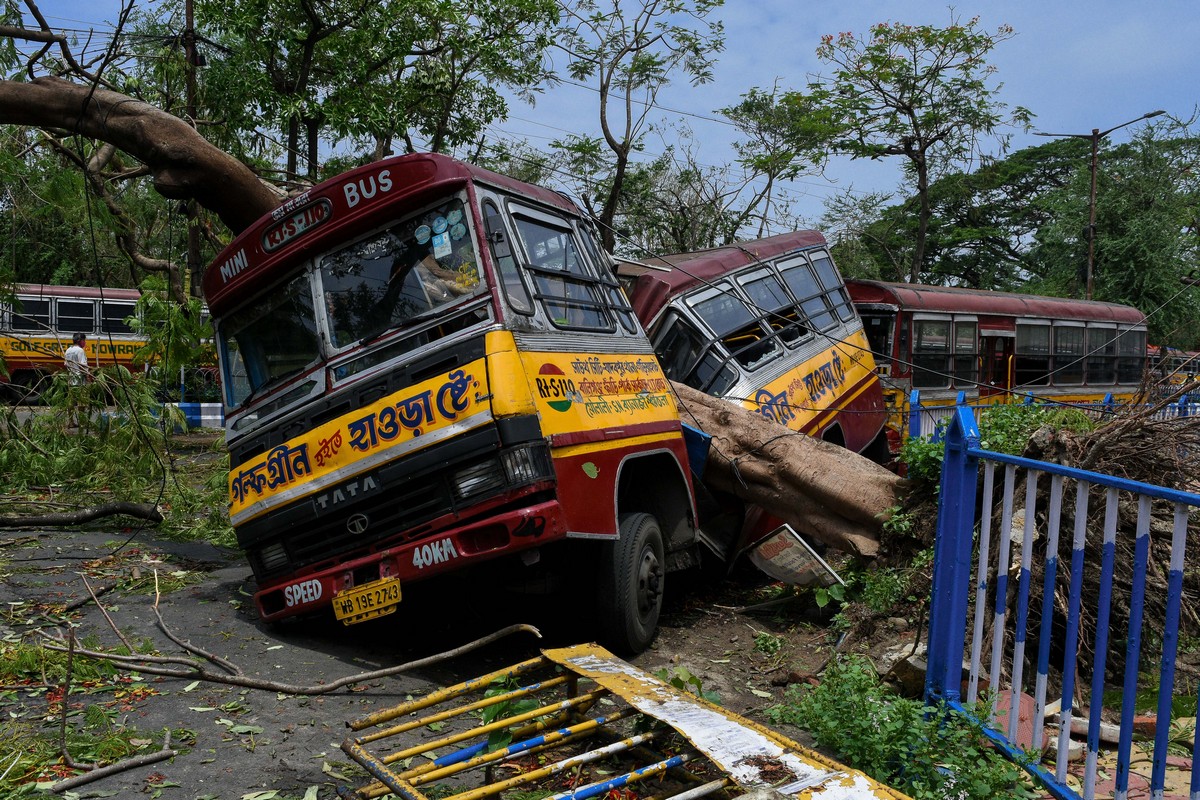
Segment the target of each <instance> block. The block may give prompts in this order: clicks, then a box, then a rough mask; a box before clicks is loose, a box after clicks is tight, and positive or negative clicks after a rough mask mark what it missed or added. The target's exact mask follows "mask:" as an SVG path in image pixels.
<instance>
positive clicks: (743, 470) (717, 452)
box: [672, 383, 907, 558]
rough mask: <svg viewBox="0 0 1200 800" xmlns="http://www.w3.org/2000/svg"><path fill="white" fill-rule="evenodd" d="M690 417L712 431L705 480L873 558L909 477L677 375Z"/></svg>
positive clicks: (831, 542) (802, 529)
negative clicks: (694, 386) (714, 394)
mask: <svg viewBox="0 0 1200 800" xmlns="http://www.w3.org/2000/svg"><path fill="white" fill-rule="evenodd" d="M672 386H673V387H674V389H675V393H676V396H677V397H678V398H679V400H680V401H681V402H682V403H683V405H684V407H685V409H686V413H685V415H684V417H685V419H688V420H689V424H694V425H695V427H698V428H700V429H701V430H702V431H704V432H705V433H707V434H708V435H710V436H712V446H711V448H710V450H709V454H708V463H707V465H706V467H705V471H704V484H705V485H706V486H708V487H709V488H710V489H714V490H716V491H722V492H728V493H730V494H733V495H735V496H737V497H739V498H741V499H742V500H744V501H746V502H748V503H752V504H754V505H757V506H759V507H761V508H762V509H763V510H765V511H766V512H768V513H770V514H772V515H774V516H776V517H778V518H780V519H782V520H783V521H784V522H787V523H789V524H790V525H791V526H792V527H793V528H795V529H796V530H797V531H799V532H801V533H804V534H806V535H808V536H811V537H812V538H813V539H816V540H817V541H819V542H823V543H825V544H826V545H828V546H830V547H834V548H837V549H838V550H844V551H847V552H850V553H854V554H855V555H859V556H864V557H868V558H872V557H874V556H876V555H878V553H879V534H880V530H881V529H882V526H883V523H884V521H885V520H886V519H887V518H888V514H889V509H891V508H893V507H895V506H896V505H898V504H899V494H900V493H901V492H902V491H903V490H904V488H905V487H906V485H907V482H906V481H905V480H904V479H903V478H900V477H899V476H897V475H895V474H894V473H892V472H890V471H888V470H887V469H884V468H883V467H881V466H879V465H878V464H876V463H875V462H873V461H871V460H869V459H867V458H864V457H863V456H860V455H858V454H857V453H854V452H852V451H850V450H847V449H845V448H843V447H838V446H837V445H834V444H830V443H828V442H823V441H821V440H820V439H814V438H813V437H811V436H805V435H804V434H801V433H796V432H795V431H791V430H789V429H788V428H785V427H783V426H782V425H779V424H778V423H775V422H772V421H770V420H768V419H766V418H765V417H763V416H761V415H759V414H755V413H754V412H752V411H749V410H747V409H744V408H742V407H740V406H736V405H734V404H733V403H730V402H729V401H727V400H722V399H720V398H717V397H712V396H711V395H707V394H704V393H703V392H700V391H697V390H696V389H692V388H691V387H689V386H684V385H682V384H679V383H673V384H672Z"/></svg>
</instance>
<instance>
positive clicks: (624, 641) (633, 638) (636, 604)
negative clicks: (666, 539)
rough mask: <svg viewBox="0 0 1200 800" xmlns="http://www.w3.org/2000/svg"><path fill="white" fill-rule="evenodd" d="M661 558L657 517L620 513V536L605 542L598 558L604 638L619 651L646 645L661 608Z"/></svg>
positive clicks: (633, 650)
mask: <svg viewBox="0 0 1200 800" xmlns="http://www.w3.org/2000/svg"><path fill="white" fill-rule="evenodd" d="M665 564H666V562H665V559H664V556H663V536H662V529H661V528H660V527H659V525H658V520H656V519H655V518H654V517H653V516H652V515H650V514H642V513H638V514H628V515H625V516H623V517H621V533H620V538H618V539H617V540H616V541H614V542H609V543H607V544H605V545H604V552H603V554H602V557H601V560H600V585H599V587H598V588H599V592H598V595H599V596H598V600H599V612H600V618H599V625H600V632H601V634H602V639H601V641H602V643H603V644H605V645H607V646H608V647H610V648H612V649H613V650H616V651H618V652H619V653H620V654H622V655H625V654H636V653H640V652H641V651H643V650H645V649H646V648H647V647H649V646H650V642H651V641H652V640H653V639H654V634H655V632H657V630H658V617H659V614H660V613H661V612H662V603H663V585H664V582H665V581H664V579H665V576H666V569H665Z"/></svg>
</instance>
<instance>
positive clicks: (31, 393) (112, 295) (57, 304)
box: [0, 283, 146, 401]
mask: <svg viewBox="0 0 1200 800" xmlns="http://www.w3.org/2000/svg"><path fill="white" fill-rule="evenodd" d="M139 297H141V292H138V291H136V290H133V289H98V288H92V287H87V286H50V285H42V284H28V283H22V284H17V285H16V286H14V287H13V291H12V296H11V299H10V300H8V301H6V302H2V303H0V356H3V359H4V367H5V370H7V375H3V374H0V382H5V383H7V384H8V386H7V388H8V390H9V395H10V397H11V399H16V400H29V401H32V400H36V399H37V398H38V396H39V395H40V394H41V391H42V389H43V388H45V387H46V385H47V380H48V378H49V377H50V376H51V375H53V374H54V373H56V372H59V371H61V370H62V369H63V368H64V362H63V353H64V352H66V349H67V348H68V347H70V346H71V339H72V337H73V336H74V335H75V334H76V333H84V334H87V344H86V346H85V350H86V352H87V357H88V363H89V364H91V365H92V366H93V367H103V366H112V365H118V364H119V365H121V366H123V367H125V368H127V369H131V368H132V367H133V364H134V356H135V354H136V353H137V352H138V350H140V349H141V348H142V347H143V346H144V345H145V342H146V339H145V337H143V336H139V335H137V334H135V333H134V332H133V329H132V328H131V327H130V326H129V323H128V322H126V320H127V319H128V318H129V317H132V316H133V315H134V313H135V310H136V304H137V301H138V298H139Z"/></svg>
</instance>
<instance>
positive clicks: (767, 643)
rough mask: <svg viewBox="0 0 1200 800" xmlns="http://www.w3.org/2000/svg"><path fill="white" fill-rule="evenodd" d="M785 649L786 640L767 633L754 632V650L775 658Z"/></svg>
mask: <svg viewBox="0 0 1200 800" xmlns="http://www.w3.org/2000/svg"><path fill="white" fill-rule="evenodd" d="M783 647H784V640H783V637H781V636H776V635H775V634H773V633H768V632H767V631H755V632H754V649H755V650H757V651H758V652H760V653H762V654H763V655H767V656H774V655H778V654H779V652H780V651H781V650H783Z"/></svg>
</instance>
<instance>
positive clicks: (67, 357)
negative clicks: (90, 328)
mask: <svg viewBox="0 0 1200 800" xmlns="http://www.w3.org/2000/svg"><path fill="white" fill-rule="evenodd" d="M85 344H87V334H84V333H76V334H75V336H74V337H73V338H72V339H71V346H70V347H68V348H67V351H66V352H65V353H63V361H64V362H65V363H66V366H67V376H68V378H69V379H70V386H69V387H68V388H67V425H68V427H74V426H76V425H78V424H79V423H80V421H81V419H82V414H81V413H80V411H79V409H80V406H82V405H83V398H82V396H81V395H82V393H83V386H84V384H86V383H88V382H89V381H91V379H92V369H91V367H90V366H89V365H88V357H87V351H86V350H84V345H85Z"/></svg>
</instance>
